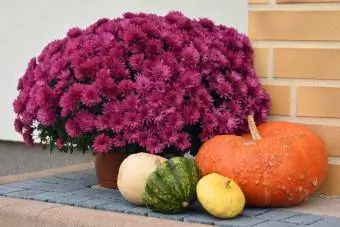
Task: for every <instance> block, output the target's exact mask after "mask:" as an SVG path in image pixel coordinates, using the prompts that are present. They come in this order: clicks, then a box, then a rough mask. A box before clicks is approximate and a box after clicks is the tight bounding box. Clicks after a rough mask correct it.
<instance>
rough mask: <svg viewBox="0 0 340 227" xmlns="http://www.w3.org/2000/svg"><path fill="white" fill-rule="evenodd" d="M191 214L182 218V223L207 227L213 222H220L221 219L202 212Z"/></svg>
mask: <svg viewBox="0 0 340 227" xmlns="http://www.w3.org/2000/svg"><path fill="white" fill-rule="evenodd" d="M191 214H192V215H190V216H188V217H185V218H183V221H185V222H191V223H200V224H208V225H213V224H214V223H215V222H218V221H221V219H218V218H215V217H213V216H212V215H209V214H207V213H205V212H203V211H192V212H191Z"/></svg>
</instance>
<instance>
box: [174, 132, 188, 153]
mask: <svg viewBox="0 0 340 227" xmlns="http://www.w3.org/2000/svg"><path fill="white" fill-rule="evenodd" d="M190 145H191V144H190V139H189V135H188V134H186V133H182V134H180V135H179V136H178V138H177V141H176V147H177V148H179V149H180V150H182V151H184V150H186V149H188V148H189V147H190Z"/></svg>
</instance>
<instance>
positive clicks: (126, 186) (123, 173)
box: [117, 152, 167, 205]
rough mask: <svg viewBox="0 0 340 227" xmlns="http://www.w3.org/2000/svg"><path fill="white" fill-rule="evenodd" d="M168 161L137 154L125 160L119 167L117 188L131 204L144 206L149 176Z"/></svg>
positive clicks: (149, 155)
mask: <svg viewBox="0 0 340 227" xmlns="http://www.w3.org/2000/svg"><path fill="white" fill-rule="evenodd" d="M166 160H167V159H166V158H163V157H161V156H158V155H154V154H149V153H143V152H140V153H135V154H132V155H129V156H128V157H127V158H125V159H124V161H123V162H122V164H121V165H120V167H119V172H118V179H117V186H118V189H119V192H120V193H121V195H122V196H123V197H124V198H125V199H126V200H128V201H129V202H130V203H133V204H135V205H144V201H143V193H144V189H145V185H146V181H147V179H148V177H149V175H150V174H151V173H152V172H153V171H155V170H156V168H157V166H158V165H159V164H160V163H162V162H165V161H166Z"/></svg>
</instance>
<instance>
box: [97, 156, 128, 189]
mask: <svg viewBox="0 0 340 227" xmlns="http://www.w3.org/2000/svg"><path fill="white" fill-rule="evenodd" d="M124 159H125V155H124V154H123V153H108V154H95V168H96V175H97V181H98V184H99V185H100V186H101V187H104V188H112V189H117V188H118V187H117V176H118V171H119V166H120V164H121V163H122V162H123V160H124Z"/></svg>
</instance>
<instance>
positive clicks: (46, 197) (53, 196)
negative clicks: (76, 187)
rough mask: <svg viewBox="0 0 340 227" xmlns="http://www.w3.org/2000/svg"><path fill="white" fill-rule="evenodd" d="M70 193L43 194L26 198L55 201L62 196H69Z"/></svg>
mask: <svg viewBox="0 0 340 227" xmlns="http://www.w3.org/2000/svg"><path fill="white" fill-rule="evenodd" d="M69 195H71V194H70V193H62V192H43V193H39V194H34V195H30V196H27V199H33V200H39V201H45V202H46V201H48V200H51V199H56V198H60V197H64V196H69Z"/></svg>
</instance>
